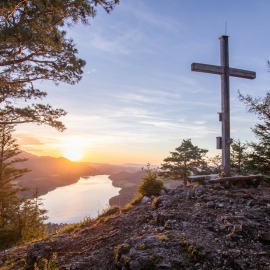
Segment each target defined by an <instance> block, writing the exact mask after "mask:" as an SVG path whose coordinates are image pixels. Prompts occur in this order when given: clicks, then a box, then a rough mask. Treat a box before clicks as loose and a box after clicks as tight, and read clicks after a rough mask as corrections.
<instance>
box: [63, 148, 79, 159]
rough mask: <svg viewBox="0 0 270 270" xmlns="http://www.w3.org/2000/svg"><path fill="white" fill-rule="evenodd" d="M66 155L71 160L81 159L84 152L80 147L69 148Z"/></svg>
mask: <svg viewBox="0 0 270 270" xmlns="http://www.w3.org/2000/svg"><path fill="white" fill-rule="evenodd" d="M64 156H65V157H66V158H67V159H69V160H71V161H79V160H80V159H81V158H82V157H83V153H82V152H81V151H80V150H79V149H68V150H66V151H65V153H64Z"/></svg>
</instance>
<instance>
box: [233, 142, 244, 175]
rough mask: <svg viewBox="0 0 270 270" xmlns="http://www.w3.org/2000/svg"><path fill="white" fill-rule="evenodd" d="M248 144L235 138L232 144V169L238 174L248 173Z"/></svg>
mask: <svg viewBox="0 0 270 270" xmlns="http://www.w3.org/2000/svg"><path fill="white" fill-rule="evenodd" d="M247 148H248V146H247V144H243V143H241V141H240V140H235V141H234V142H233V143H232V144H231V169H232V171H233V172H235V173H237V174H243V175H245V174H247V162H248V153H247Z"/></svg>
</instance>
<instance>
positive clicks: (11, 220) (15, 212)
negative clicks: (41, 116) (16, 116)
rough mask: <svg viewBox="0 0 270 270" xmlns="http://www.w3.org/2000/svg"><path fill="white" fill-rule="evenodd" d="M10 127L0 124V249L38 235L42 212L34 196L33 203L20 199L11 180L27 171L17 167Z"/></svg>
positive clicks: (16, 153) (17, 159)
mask: <svg viewBox="0 0 270 270" xmlns="http://www.w3.org/2000/svg"><path fill="white" fill-rule="evenodd" d="M13 131H14V128H13V126H9V125H0V250H1V249H5V248H8V247H11V246H13V245H14V244H16V243H19V242H22V241H28V240H31V239H33V238H38V237H40V236H42V235H43V234H44V232H45V230H44V224H43V221H44V220H45V219H46V217H45V213H46V210H43V209H41V207H40V202H39V199H38V198H37V194H36V196H35V198H34V199H33V200H30V199H24V198H20V196H19V195H20V194H19V193H20V192H21V191H23V189H22V188H21V187H19V186H18V185H17V184H16V182H15V181H14V180H16V179H17V178H19V177H21V176H22V175H23V174H24V173H26V172H28V169H26V168H18V164H19V163H20V162H23V161H25V159H23V158H19V157H18V155H19V154H20V153H21V152H20V150H19V148H18V145H17V144H16V140H15V139H13V138H12V132H13Z"/></svg>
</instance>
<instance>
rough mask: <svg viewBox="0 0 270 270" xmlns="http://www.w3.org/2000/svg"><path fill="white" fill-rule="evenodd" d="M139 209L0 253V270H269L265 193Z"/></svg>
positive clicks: (193, 191)
mask: <svg viewBox="0 0 270 270" xmlns="http://www.w3.org/2000/svg"><path fill="white" fill-rule="evenodd" d="M145 201H146V202H145V203H140V204H139V205H137V206H134V207H132V208H131V209H130V208H128V209H124V210H123V211H115V212H113V213H112V214H111V215H104V216H103V217H102V218H100V219H97V220H94V221H91V222H89V224H84V225H83V226H82V227H80V228H77V229H74V231H72V232H69V233H67V232H66V233H64V234H60V235H54V236H52V237H51V238H49V239H48V240H44V241H40V242H36V243H32V244H30V245H28V246H25V247H22V248H17V249H13V250H10V251H7V252H5V253H0V269H34V265H35V264H40V263H41V262H42V261H43V262H44V259H46V260H45V261H46V262H47V264H48V263H51V264H55V265H57V266H58V268H59V269H63V270H64V269H65V270H79V269H80V270H84V269H90V270H103V269H104V270H110V269H119V270H120V269H121V270H144V269H198V270H208V269H224V270H228V269H262V270H264V269H265V270H266V269H270V211H269V205H270V189H269V188H266V187H259V188H248V189H246V188H236V187H232V188H230V189H225V188H224V187H222V186H220V185H216V186H187V187H185V186H182V187H179V188H176V189H173V190H167V192H166V193H163V194H162V195H161V196H159V197H157V198H147V200H146V199H145ZM149 202H150V203H149ZM24 265H25V266H24ZM26 265H27V267H28V268H26ZM1 267H2V268H1ZM19 267H20V268H19ZM22 267H24V268H22ZM42 269H43V268H42Z"/></svg>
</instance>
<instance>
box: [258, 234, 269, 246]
mask: <svg viewBox="0 0 270 270" xmlns="http://www.w3.org/2000/svg"><path fill="white" fill-rule="evenodd" d="M258 239H259V241H260V242H262V243H264V244H268V245H269V244H270V232H262V233H260V235H259V237H258Z"/></svg>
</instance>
